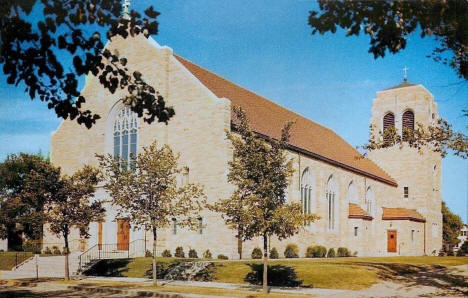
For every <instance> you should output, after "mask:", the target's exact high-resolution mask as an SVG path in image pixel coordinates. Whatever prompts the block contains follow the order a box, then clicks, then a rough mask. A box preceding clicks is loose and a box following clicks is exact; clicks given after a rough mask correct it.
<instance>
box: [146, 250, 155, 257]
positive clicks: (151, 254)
mask: <svg viewBox="0 0 468 298" xmlns="http://www.w3.org/2000/svg"><path fill="white" fill-rule="evenodd" d="M145 257H147V258H152V257H153V253H152V252H151V251H149V249H147V250H146V252H145Z"/></svg>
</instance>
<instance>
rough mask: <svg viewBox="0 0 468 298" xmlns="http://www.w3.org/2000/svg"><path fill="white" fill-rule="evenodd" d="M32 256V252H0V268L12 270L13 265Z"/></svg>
mask: <svg viewBox="0 0 468 298" xmlns="http://www.w3.org/2000/svg"><path fill="white" fill-rule="evenodd" d="M32 256H33V254H32V253H31V252H16V251H7V252H0V270H11V269H13V267H15V266H16V265H18V264H20V263H21V262H23V261H24V260H26V259H28V258H30V257H32Z"/></svg>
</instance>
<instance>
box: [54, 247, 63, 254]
mask: <svg viewBox="0 0 468 298" xmlns="http://www.w3.org/2000/svg"><path fill="white" fill-rule="evenodd" d="M52 253H53V254H54V255H61V254H62V253H61V252H60V249H59V248H58V247H57V246H55V245H54V246H52Z"/></svg>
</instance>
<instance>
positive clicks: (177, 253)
mask: <svg viewBox="0 0 468 298" xmlns="http://www.w3.org/2000/svg"><path fill="white" fill-rule="evenodd" d="M174 257H176V258H185V253H184V249H183V248H182V246H177V247H176V249H175V253H174Z"/></svg>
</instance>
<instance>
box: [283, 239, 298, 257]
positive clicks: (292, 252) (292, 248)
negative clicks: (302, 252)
mask: <svg viewBox="0 0 468 298" xmlns="http://www.w3.org/2000/svg"><path fill="white" fill-rule="evenodd" d="M284 257H285V258H288V259H291V258H299V248H297V245H296V244H294V243H290V244H288V245H287V246H286V249H285V250H284Z"/></svg>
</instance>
